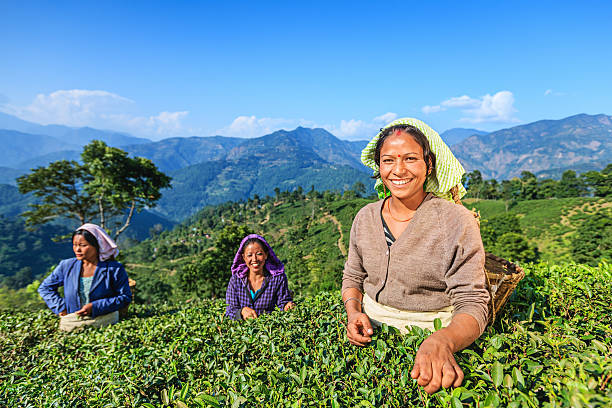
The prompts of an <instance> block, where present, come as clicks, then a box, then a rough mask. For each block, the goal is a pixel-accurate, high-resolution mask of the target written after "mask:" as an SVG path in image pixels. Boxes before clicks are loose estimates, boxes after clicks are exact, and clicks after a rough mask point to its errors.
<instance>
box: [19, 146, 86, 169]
mask: <svg viewBox="0 0 612 408" xmlns="http://www.w3.org/2000/svg"><path fill="white" fill-rule="evenodd" d="M58 160H76V161H80V160H81V150H58V151H56V152H51V153H47V154H43V155H41V156H36V157H33V158H29V159H26V160H24V161H21V162H19V163H17V164H16V165H15V167H16V168H17V169H22V170H26V171H24V173H25V172H27V171H29V170H30V169H34V168H36V167H44V166H48V165H49V163H51V162H54V161H58Z"/></svg>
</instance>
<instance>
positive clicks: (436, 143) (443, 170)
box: [361, 118, 466, 201]
mask: <svg viewBox="0 0 612 408" xmlns="http://www.w3.org/2000/svg"><path fill="white" fill-rule="evenodd" d="M397 125H410V126H414V127H415V128H417V129H419V130H420V131H421V132H423V134H424V135H425V137H427V140H428V141H429V146H430V147H431V151H432V152H433V153H434V154H435V155H436V172H435V176H434V175H429V176H427V179H426V180H425V191H427V192H429V193H433V194H435V195H436V196H438V197H440V198H444V199H446V200H449V201H453V197H452V196H451V193H450V189H451V188H452V187H454V186H457V185H458V186H459V197H463V196H464V195H465V193H466V191H465V187H463V185H462V184H461V176H463V173H465V170H464V169H463V166H462V165H461V163H459V160H457V158H456V157H455V156H454V155H453V152H451V150H450V149H449V147H448V146H447V145H446V143H444V141H443V140H442V138H441V137H440V135H439V134H438V133H437V132H436V131H435V130H433V129H432V128H430V127H429V126H428V125H426V124H425V123H424V122H422V121H420V120H418V119H413V118H401V119H396V120H394V121H393V122H391V123H389V124H388V125H387V126H385V127H384V128H382V129H381V130H380V132H378V134H377V135H376V136H374V139H372V140H370V143H368V145H367V146H366V147H365V149H363V150H362V151H361V162H362V163H363V164H365V165H366V166H368V167H369V168H371V169H372V170H374V174H376V173H377V172H378V165H376V162H375V161H374V151H375V150H376V143H377V142H378V139H380V135H381V134H382V132H383V131H384V130H385V129H388V128H390V127H392V126H397ZM374 188H375V189H376V192H377V193H378V197H379V198H384V197H385V192H384V189H383V183H382V181H381V179H380V177H379V178H378V179H377V180H376V184H375V185H374ZM390 194H391V193H390V192H389V191H388V190H387V195H390Z"/></svg>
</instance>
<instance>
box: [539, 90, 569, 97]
mask: <svg viewBox="0 0 612 408" xmlns="http://www.w3.org/2000/svg"><path fill="white" fill-rule="evenodd" d="M549 95H552V96H563V95H565V94H564V93H563V92H557V91H553V90H552V89H547V90H546V91H544V96H549Z"/></svg>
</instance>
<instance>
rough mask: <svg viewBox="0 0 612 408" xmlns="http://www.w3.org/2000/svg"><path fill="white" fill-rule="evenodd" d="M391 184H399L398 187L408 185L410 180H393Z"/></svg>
mask: <svg viewBox="0 0 612 408" xmlns="http://www.w3.org/2000/svg"><path fill="white" fill-rule="evenodd" d="M391 182H392V183H393V184H397V185H402V184H407V183H409V182H410V180H391Z"/></svg>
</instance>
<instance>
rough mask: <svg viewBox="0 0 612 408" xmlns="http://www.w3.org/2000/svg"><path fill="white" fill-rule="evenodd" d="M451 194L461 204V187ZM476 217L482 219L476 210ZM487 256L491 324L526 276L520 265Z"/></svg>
mask: <svg viewBox="0 0 612 408" xmlns="http://www.w3.org/2000/svg"><path fill="white" fill-rule="evenodd" d="M450 192H451V194H452V196H453V200H454V201H455V203H457V204H459V205H462V204H461V199H460V198H459V188H458V187H457V186H455V187H453V188H452V189H451V191H450ZM473 213H474V217H476V218H477V219H478V220H479V221H480V214H478V213H477V212H474V211H473ZM485 254H486V257H485V266H484V271H485V277H486V279H487V289H488V290H489V294H490V295H491V300H490V301H489V324H493V322H494V321H495V318H496V317H497V315H498V314H499V311H500V310H501V309H502V308H503V307H504V305H505V304H506V302H507V301H508V298H509V297H510V295H511V294H512V292H513V291H514V288H516V285H518V283H519V282H520V281H521V279H523V278H524V277H525V271H523V268H521V267H520V266H518V265H516V264H513V263H512V262H509V261H506V260H505V259H503V258H500V257H499V256H497V255H493V254H491V253H489V252H486V253H485Z"/></svg>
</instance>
